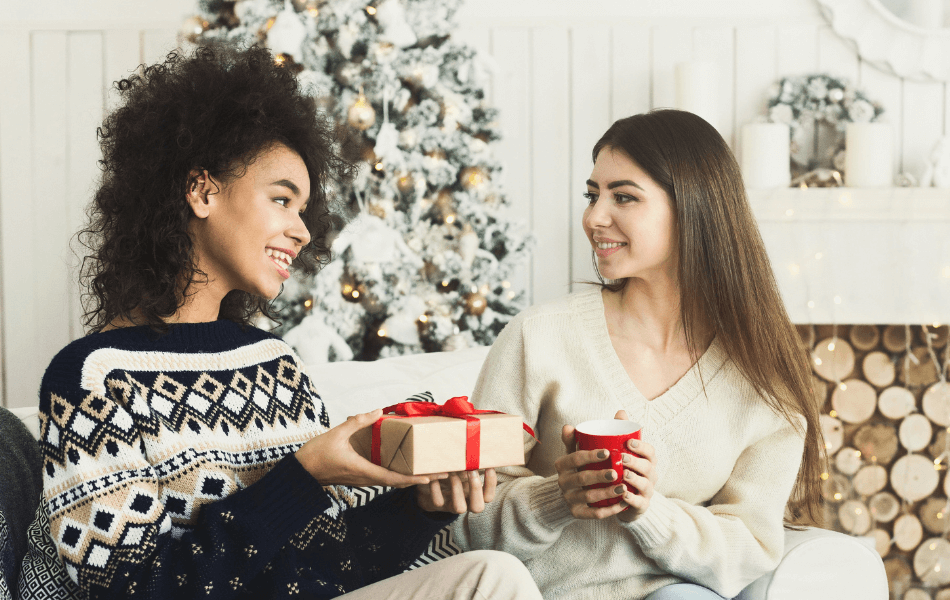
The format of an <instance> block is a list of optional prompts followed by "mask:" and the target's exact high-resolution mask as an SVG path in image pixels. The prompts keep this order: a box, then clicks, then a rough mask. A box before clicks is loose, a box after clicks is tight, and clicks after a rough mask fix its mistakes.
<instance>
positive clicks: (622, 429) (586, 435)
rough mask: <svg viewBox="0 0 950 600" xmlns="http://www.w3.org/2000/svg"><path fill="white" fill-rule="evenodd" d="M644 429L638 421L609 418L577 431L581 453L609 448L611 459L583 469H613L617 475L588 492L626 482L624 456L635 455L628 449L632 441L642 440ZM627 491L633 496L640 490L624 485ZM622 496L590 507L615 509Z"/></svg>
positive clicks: (586, 423)
mask: <svg viewBox="0 0 950 600" xmlns="http://www.w3.org/2000/svg"><path fill="white" fill-rule="evenodd" d="M641 430H642V427H641V426H640V424H639V423H637V422H635V421H623V420H620V419H609V420H607V419H605V420H599V421H585V422H583V423H581V424H580V425H578V426H577V427H575V428H574V439H575V441H576V442H577V449H578V450H600V449H606V450H607V451H609V452H610V456H609V457H608V458H607V459H606V460H602V461H600V462H595V463H590V464H586V465H584V466H582V467H581V469H582V470H584V471H591V470H595V471H597V470H602V469H613V470H614V473H616V474H617V476H616V477H615V478H614V480H613V481H609V482H605V483H595V484H593V485H589V486H584V487H585V489H591V488H605V487H613V486H616V485H617V484H618V483H620V482H621V481H623V455H624V454H633V453H632V452H630V450H629V449H628V448H627V442H628V441H629V440H639V439H640V431H641ZM624 485H625V486H627V489H628V490H629V491H631V492H633V493H636V490H635V489H634V488H633V487H632V486H631V485H630V484H628V483H626V482H624ZM620 498H621V496H617V497H615V498H607V499H606V500H600V501H598V502H594V503H592V504H588V506H590V507H593V508H599V507H602V506H612V505H614V504H617V503H618V502H620Z"/></svg>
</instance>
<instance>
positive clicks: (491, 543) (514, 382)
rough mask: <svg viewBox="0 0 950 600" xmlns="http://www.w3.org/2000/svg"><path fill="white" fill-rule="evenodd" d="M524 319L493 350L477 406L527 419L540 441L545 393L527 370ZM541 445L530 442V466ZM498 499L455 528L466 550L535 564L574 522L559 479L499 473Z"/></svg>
mask: <svg viewBox="0 0 950 600" xmlns="http://www.w3.org/2000/svg"><path fill="white" fill-rule="evenodd" d="M522 319H523V317H520V316H519V317H516V318H515V319H514V320H512V322H511V323H509V324H508V326H507V327H505V329H504V330H503V331H502V332H501V334H500V335H499V336H498V338H497V339H496V340H495V343H494V344H493V345H492V348H491V350H490V351H489V353H488V357H487V358H486V359H485V364H484V365H483V367H482V370H481V373H479V376H478V381H477V382H476V384H475V390H474V392H473V393H472V403H473V404H475V406H476V407H478V408H490V409H492V410H500V411H503V412H506V413H510V414H516V415H520V416H521V418H522V419H523V420H524V422H525V423H527V424H528V425H529V426H530V427H532V428H533V429H535V432H536V433H537V435H538V436H539V437H540V436H541V432H540V431H539V430H538V415H539V414H540V410H541V403H542V395H543V394H542V393H537V392H535V391H533V389H534V388H536V387H537V386H532V385H531V382H530V381H529V378H530V375H529V374H528V373H527V372H526V371H527V370H526V368H525V366H526V365H525V353H524V352H525V343H524V339H523V330H522V322H523V321H522ZM536 443H537V442H536V441H535V440H534V439H531V438H530V437H526V441H525V463H526V464H528V463H530V458H531V454H532V452H533V450H534V448H535V445H536ZM497 473H498V487H497V489H496V493H495V499H494V500H493V501H492V502H490V503H488V504H487V505H486V506H485V510H484V511H483V512H481V513H479V514H473V513H467V514H466V515H464V516H463V517H462V518H461V519H459V520H458V521H456V522H455V524H454V525H453V534H454V538H455V541H456V543H457V544H458V545H459V547H461V548H462V549H463V550H479V549H492V550H503V551H505V552H508V553H509V554H513V555H515V556H516V557H518V558H519V559H521V560H528V559H531V558H533V557H535V556H537V555H538V554H540V553H542V552H544V551H545V550H546V549H548V548H549V547H550V546H551V545H552V544H554V543H555V542H556V541H557V540H558V538H559V537H560V535H561V530H562V529H563V528H564V527H565V526H566V525H567V524H568V523H570V522H571V521H572V520H573V519H574V517H573V515H571V511H570V507H569V506H568V505H567V503H566V502H565V501H564V499H563V498H562V497H561V490H560V487H558V483H557V475H552V476H549V477H542V476H540V475H537V474H535V473H534V472H532V471H531V470H530V469H528V468H526V467H506V468H501V469H497Z"/></svg>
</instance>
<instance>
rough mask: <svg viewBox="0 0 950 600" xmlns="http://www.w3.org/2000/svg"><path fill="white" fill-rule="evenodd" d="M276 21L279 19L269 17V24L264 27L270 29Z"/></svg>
mask: <svg viewBox="0 0 950 600" xmlns="http://www.w3.org/2000/svg"><path fill="white" fill-rule="evenodd" d="M276 21H277V19H276V18H274V17H271V18H269V19H267V24H266V25H264V29H266V30H268V31H270V28H271V27H273V26H274V23H275V22H276Z"/></svg>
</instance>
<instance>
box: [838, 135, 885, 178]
mask: <svg viewBox="0 0 950 600" xmlns="http://www.w3.org/2000/svg"><path fill="white" fill-rule="evenodd" d="M844 182H845V185H847V186H848V187H868V188H873V187H890V186H892V185H894V134H893V132H892V131H891V126H890V125H888V124H887V123H848V126H847V129H845V161H844Z"/></svg>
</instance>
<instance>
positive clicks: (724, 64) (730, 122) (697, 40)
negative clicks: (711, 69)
mask: <svg viewBox="0 0 950 600" xmlns="http://www.w3.org/2000/svg"><path fill="white" fill-rule="evenodd" d="M735 39H736V36H735V29H733V28H732V27H697V28H696V29H695V30H694V31H693V59H694V60H708V61H712V62H713V63H715V64H716V73H717V75H718V78H719V85H718V86H717V87H716V94H717V96H716V112H717V114H716V116H715V117H714V120H713V122H712V125H713V126H714V127H715V128H716V129H717V130H718V131H719V133H720V134H721V135H722V137H723V138H724V139H725V140H726V143H727V144H729V146H730V147H731V148H735V115H734V114H733V111H732V107H733V104H734V102H735V89H736V79H735V67H736V61H735V57H736V49H735Z"/></svg>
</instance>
